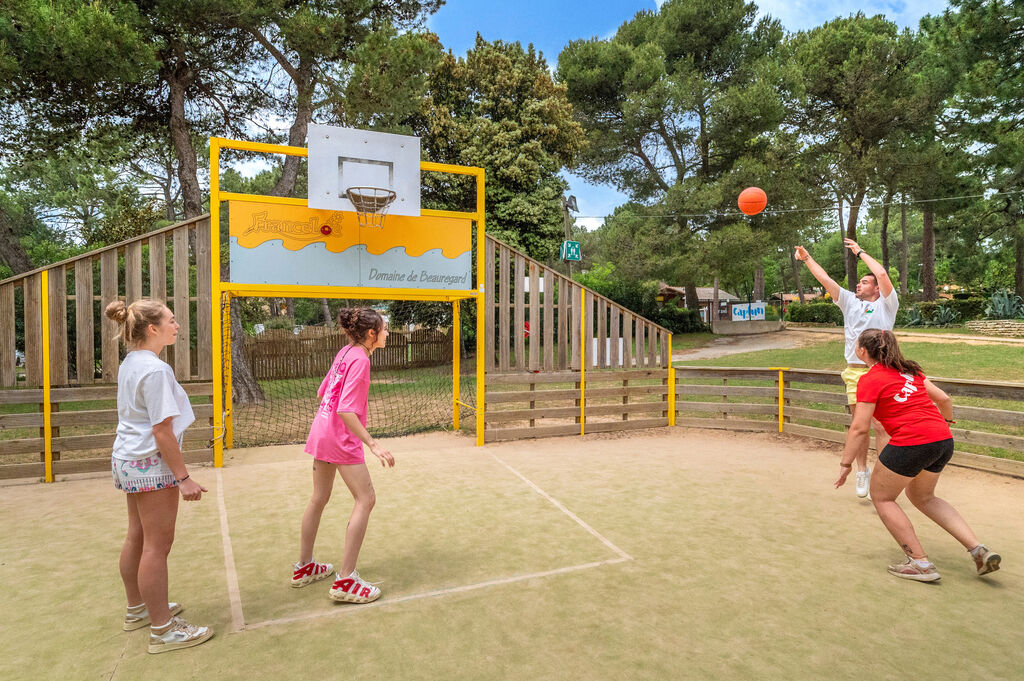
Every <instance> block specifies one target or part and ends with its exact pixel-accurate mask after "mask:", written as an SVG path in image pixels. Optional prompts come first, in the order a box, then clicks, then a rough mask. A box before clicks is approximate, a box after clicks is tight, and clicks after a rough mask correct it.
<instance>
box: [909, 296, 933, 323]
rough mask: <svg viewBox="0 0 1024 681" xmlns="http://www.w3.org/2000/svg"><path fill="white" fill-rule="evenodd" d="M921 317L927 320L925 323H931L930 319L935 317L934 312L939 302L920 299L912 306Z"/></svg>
mask: <svg viewBox="0 0 1024 681" xmlns="http://www.w3.org/2000/svg"><path fill="white" fill-rule="evenodd" d="M914 309H916V310H917V311H918V312H919V313H920V314H921V317H922V318H924V319H925V320H927V323H931V320H932V319H934V318H935V313H936V312H938V310H939V304H938V303H936V302H935V301H931V300H922V301H921V302H920V303H918V304H917V305H915V306H914Z"/></svg>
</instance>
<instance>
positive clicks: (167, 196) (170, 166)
mask: <svg viewBox="0 0 1024 681" xmlns="http://www.w3.org/2000/svg"><path fill="white" fill-rule="evenodd" d="M164 168H165V169H166V170H167V181H166V182H163V183H161V185H162V187H161V188H162V189H163V192H164V217H166V218H167V219H168V220H170V221H171V222H177V221H178V216H177V214H176V213H175V212H174V163H173V162H172V161H171V159H170V158H165V159H164Z"/></svg>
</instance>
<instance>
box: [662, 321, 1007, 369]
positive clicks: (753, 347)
mask: <svg viewBox="0 0 1024 681" xmlns="http://www.w3.org/2000/svg"><path fill="white" fill-rule="evenodd" d="M842 337H843V330H842V329H840V328H836V329H825V328H813V329H812V328H789V329H786V330H784V331H778V332H775V333H758V334H751V335H749V336H718V337H717V338H715V339H714V340H713V341H712V342H711V343H710V344H709V345H706V346H704V347H703V348H694V349H692V350H680V351H678V352H674V353H672V360H673V361H679V360H683V361H688V360H694V359H717V358H719V357H725V356H726V355H736V354H739V353H741V352H758V351H760V350H792V349H794V348H804V347H808V346H811V345H818V344H820V343H828V342H830V341H833V340H836V339H839V340H841V339H842ZM896 337H897V338H898V339H899V340H901V341H909V342H914V343H960V344H965V345H1006V346H1024V339H1020V338H993V337H991V336H967V335H963V334H931V333H914V332H913V331H897V332H896Z"/></svg>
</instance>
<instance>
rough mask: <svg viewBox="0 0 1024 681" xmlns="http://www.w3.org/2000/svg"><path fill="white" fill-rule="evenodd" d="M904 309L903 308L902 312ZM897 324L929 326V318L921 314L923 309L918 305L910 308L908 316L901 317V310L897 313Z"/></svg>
mask: <svg viewBox="0 0 1024 681" xmlns="http://www.w3.org/2000/svg"><path fill="white" fill-rule="evenodd" d="M902 311H903V310H902V309H901V310H900V312H902ZM896 326H928V320H927V319H925V318H924V315H922V314H921V310H919V309H918V308H917V307H912V308H910V309H909V310H908V311H907V313H906V317H905V318H903V319H900V315H899V312H898V313H896Z"/></svg>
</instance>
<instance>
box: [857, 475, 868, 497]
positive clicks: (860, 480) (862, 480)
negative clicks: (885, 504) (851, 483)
mask: <svg viewBox="0 0 1024 681" xmlns="http://www.w3.org/2000/svg"><path fill="white" fill-rule="evenodd" d="M870 488H871V469H867V470H863V471H857V496H858V497H860V498H861V499H863V498H864V497H866V496H867V495H868V490H869V489H870Z"/></svg>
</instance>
